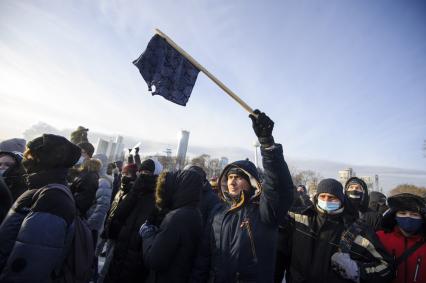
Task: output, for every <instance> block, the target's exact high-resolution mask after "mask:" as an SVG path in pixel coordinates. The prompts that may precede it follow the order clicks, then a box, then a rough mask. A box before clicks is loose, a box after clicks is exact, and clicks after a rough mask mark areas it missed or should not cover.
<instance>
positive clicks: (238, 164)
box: [218, 160, 262, 209]
mask: <svg viewBox="0 0 426 283" xmlns="http://www.w3.org/2000/svg"><path fill="white" fill-rule="evenodd" d="M233 168H237V169H240V170H242V171H243V172H244V173H245V174H246V175H247V176H248V177H249V178H250V185H251V187H252V190H253V191H251V192H244V193H243V194H242V195H241V196H242V199H241V201H240V202H239V203H238V204H236V205H233V207H232V209H235V208H237V207H240V206H241V205H243V204H244V203H245V202H246V200H245V199H247V198H249V199H250V200H254V199H256V198H258V197H259V196H260V193H261V192H262V185H261V184H260V178H259V174H258V172H257V169H256V166H255V165H254V164H253V163H252V162H250V161H248V160H239V161H235V162H233V163H231V164H229V165H228V166H226V167H225V168H224V169H223V171H222V173H221V174H220V177H219V181H218V183H219V185H220V197H221V198H222V199H223V200H224V201H226V202H227V203H233V200H232V198H231V197H230V196H229V193H228V178H227V175H228V172H229V170H231V169H233Z"/></svg>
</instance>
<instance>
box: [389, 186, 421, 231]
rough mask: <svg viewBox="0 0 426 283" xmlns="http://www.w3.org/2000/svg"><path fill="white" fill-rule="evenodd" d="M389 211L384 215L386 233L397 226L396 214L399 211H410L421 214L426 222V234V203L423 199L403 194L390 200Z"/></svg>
mask: <svg viewBox="0 0 426 283" xmlns="http://www.w3.org/2000/svg"><path fill="white" fill-rule="evenodd" d="M388 205H389V209H388V210H387V211H386V212H385V214H384V215H383V220H382V227H383V229H384V230H386V231H392V230H393V229H394V227H395V225H396V220H395V216H396V212H397V211H399V210H409V211H414V212H418V213H420V215H421V216H422V218H423V221H424V224H423V226H424V230H425V232H424V233H425V234H426V224H425V223H426V203H425V201H424V200H423V198H421V197H419V196H416V195H413V194H409V193H402V194H398V195H395V196H392V197H389V198H388Z"/></svg>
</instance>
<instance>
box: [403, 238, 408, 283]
mask: <svg viewBox="0 0 426 283" xmlns="http://www.w3.org/2000/svg"><path fill="white" fill-rule="evenodd" d="M406 249H407V237H404V251H405V250H406ZM407 261H408V258H407V259H406V260H405V261H404V282H407V277H408V265H407Z"/></svg>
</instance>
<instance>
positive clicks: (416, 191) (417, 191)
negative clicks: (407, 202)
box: [389, 184, 426, 198]
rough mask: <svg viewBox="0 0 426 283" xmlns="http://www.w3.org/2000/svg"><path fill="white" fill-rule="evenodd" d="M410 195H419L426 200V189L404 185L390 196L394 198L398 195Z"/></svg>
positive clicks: (390, 193)
mask: <svg viewBox="0 0 426 283" xmlns="http://www.w3.org/2000/svg"><path fill="white" fill-rule="evenodd" d="M402 193H409V194H413V195H417V196H419V197H423V198H426V187H417V186H415V185H409V184H402V185H398V186H397V187H396V188H394V189H393V190H391V191H390V192H389V195H390V196H394V195H397V194H402Z"/></svg>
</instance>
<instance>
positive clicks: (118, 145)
mask: <svg viewBox="0 0 426 283" xmlns="http://www.w3.org/2000/svg"><path fill="white" fill-rule="evenodd" d="M123 149H124V144H123V137H122V136H118V137H117V138H116V139H115V142H114V141H113V139H110V140H109V141H108V140H104V139H101V138H99V139H98V142H97V145H96V150H95V154H105V155H106V156H107V157H108V161H110V162H112V161H116V160H122V159H123V153H122V152H123Z"/></svg>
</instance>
